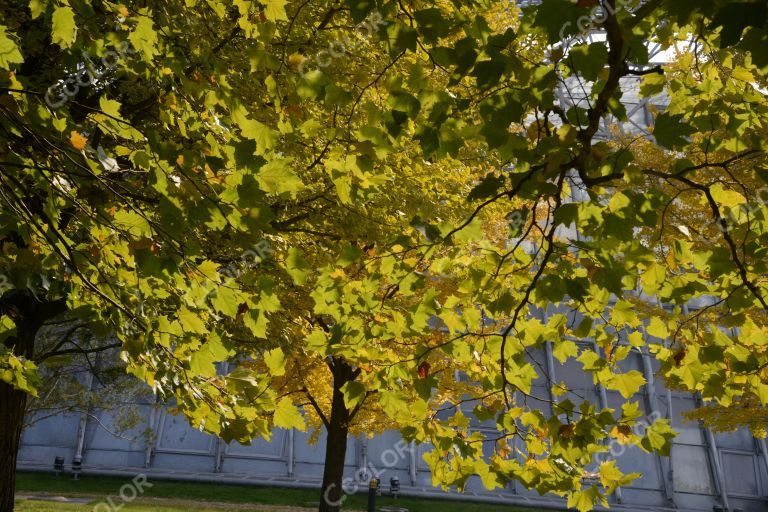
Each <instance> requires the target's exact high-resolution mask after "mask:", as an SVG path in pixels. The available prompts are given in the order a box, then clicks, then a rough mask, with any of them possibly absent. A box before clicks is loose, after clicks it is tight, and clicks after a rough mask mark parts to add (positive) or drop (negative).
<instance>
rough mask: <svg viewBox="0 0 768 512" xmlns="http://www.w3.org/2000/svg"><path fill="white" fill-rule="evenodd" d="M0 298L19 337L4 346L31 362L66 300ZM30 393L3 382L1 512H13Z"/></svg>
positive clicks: (17, 295)
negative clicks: (41, 334)
mask: <svg viewBox="0 0 768 512" xmlns="http://www.w3.org/2000/svg"><path fill="white" fill-rule="evenodd" d="M10 294H11V295H14V296H13V297H9V293H6V294H5V295H3V296H2V297H0V315H2V314H5V315H8V316H9V317H10V318H11V319H12V320H13V322H14V323H15V324H16V334H15V335H14V336H11V337H9V338H7V339H6V340H5V342H4V345H5V346H6V348H8V349H10V350H11V351H12V352H13V353H14V354H15V355H16V356H20V357H23V358H25V359H27V360H31V359H32V358H33V356H34V353H35V338H36V337H37V332H38V331H39V330H40V327H42V325H43V324H44V323H45V322H46V321H47V320H49V319H50V318H53V317H54V316H56V315H58V314H61V313H62V312H63V311H64V310H65V309H66V302H65V301H64V300H57V301H53V302H48V301H40V300H38V299H37V297H35V296H34V295H31V294H28V293H15V292H11V293H10ZM26 405H27V393H25V392H24V391H19V390H17V389H14V388H13V387H12V386H10V385H9V384H6V383H4V382H0V512H13V499H14V496H15V494H16V458H17V455H18V452H19V444H20V442H21V431H22V429H23V427H24V411H25V408H26Z"/></svg>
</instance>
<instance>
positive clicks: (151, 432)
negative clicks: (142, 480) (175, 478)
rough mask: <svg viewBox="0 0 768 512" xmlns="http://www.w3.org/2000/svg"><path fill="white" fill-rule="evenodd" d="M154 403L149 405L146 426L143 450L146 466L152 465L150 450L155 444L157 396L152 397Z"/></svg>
mask: <svg viewBox="0 0 768 512" xmlns="http://www.w3.org/2000/svg"><path fill="white" fill-rule="evenodd" d="M154 399H155V403H154V404H152V405H151V406H150V409H149V425H148V428H147V434H148V437H147V447H146V449H145V450H144V467H145V468H148V467H150V466H151V465H152V451H153V449H154V446H155V439H156V437H157V435H156V430H157V429H156V423H157V416H158V410H157V409H158V405H157V396H155V397H154Z"/></svg>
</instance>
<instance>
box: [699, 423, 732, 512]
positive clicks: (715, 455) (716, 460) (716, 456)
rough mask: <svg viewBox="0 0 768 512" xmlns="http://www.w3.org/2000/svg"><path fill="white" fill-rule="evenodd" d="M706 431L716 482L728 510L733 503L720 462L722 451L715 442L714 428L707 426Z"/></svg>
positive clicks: (724, 506) (724, 505)
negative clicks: (729, 496)
mask: <svg viewBox="0 0 768 512" xmlns="http://www.w3.org/2000/svg"><path fill="white" fill-rule="evenodd" d="M704 432H705V433H706V436H707V444H708V445H709V455H710V457H711V458H712V466H713V469H714V471H715V483H716V484H717V487H718V490H719V492H720V498H721V499H722V501H723V508H724V509H725V510H726V512H728V511H730V510H731V505H730V504H729V503H728V493H727V491H726V490H725V477H724V475H723V467H722V465H721V464H720V453H719V452H718V450H717V443H715V435H714V434H713V433H712V430H710V429H709V428H705V429H704Z"/></svg>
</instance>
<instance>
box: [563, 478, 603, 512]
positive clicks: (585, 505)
mask: <svg viewBox="0 0 768 512" xmlns="http://www.w3.org/2000/svg"><path fill="white" fill-rule="evenodd" d="M598 503H600V504H601V505H603V506H606V507H607V506H608V500H607V499H606V498H605V496H603V495H602V494H601V493H600V490H599V489H598V488H597V487H596V486H594V485H593V486H591V487H590V488H588V489H587V490H585V491H574V492H572V493H570V494H569V495H568V507H569V508H575V509H577V510H578V511H579V512H589V511H590V510H592V509H594V508H595V505H597V504H598Z"/></svg>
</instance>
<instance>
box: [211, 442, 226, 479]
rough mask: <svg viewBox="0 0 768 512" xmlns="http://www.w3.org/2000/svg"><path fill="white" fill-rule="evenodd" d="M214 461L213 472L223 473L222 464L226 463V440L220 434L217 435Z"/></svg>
mask: <svg viewBox="0 0 768 512" xmlns="http://www.w3.org/2000/svg"><path fill="white" fill-rule="evenodd" d="M213 453H214V461H213V472H214V473H221V466H222V465H223V463H224V442H223V441H222V439H221V438H220V437H218V436H216V443H215V445H214V451H213Z"/></svg>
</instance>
